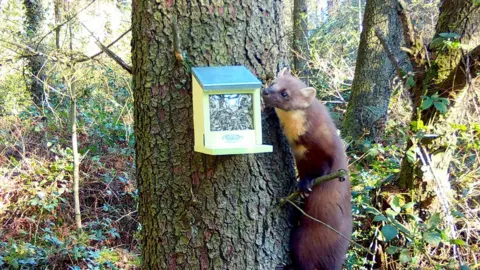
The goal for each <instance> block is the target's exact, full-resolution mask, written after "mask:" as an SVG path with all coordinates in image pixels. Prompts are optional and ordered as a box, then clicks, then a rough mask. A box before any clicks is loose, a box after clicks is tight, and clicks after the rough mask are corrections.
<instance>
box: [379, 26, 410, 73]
mask: <svg viewBox="0 0 480 270" xmlns="http://www.w3.org/2000/svg"><path fill="white" fill-rule="evenodd" d="M375 35H376V36H377V38H378V40H379V41H380V43H381V44H382V46H383V49H384V50H385V52H386V53H387V56H388V59H390V62H392V64H393V66H394V67H395V70H396V71H397V75H398V77H400V78H402V79H403V77H404V76H405V74H406V73H405V71H404V70H403V69H402V68H401V67H400V65H399V64H398V61H397V59H395V56H393V53H392V50H390V48H389V47H388V43H387V40H386V39H385V37H384V36H383V34H382V32H381V31H380V29H379V28H378V27H376V28H375Z"/></svg>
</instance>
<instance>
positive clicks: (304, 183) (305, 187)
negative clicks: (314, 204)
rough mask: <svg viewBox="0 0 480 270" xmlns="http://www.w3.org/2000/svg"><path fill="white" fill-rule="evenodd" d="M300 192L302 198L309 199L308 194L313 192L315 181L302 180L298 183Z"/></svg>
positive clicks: (309, 179) (310, 179)
mask: <svg viewBox="0 0 480 270" xmlns="http://www.w3.org/2000/svg"><path fill="white" fill-rule="evenodd" d="M297 186H298V190H299V191H300V193H301V195H302V197H308V193H310V192H312V188H313V179H312V178H301V179H300V180H299V181H298V184H297Z"/></svg>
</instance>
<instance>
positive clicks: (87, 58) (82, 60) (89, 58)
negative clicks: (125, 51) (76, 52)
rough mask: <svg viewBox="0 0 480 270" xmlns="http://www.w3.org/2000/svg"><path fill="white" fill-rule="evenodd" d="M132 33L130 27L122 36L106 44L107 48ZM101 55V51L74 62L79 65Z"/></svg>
mask: <svg viewBox="0 0 480 270" xmlns="http://www.w3.org/2000/svg"><path fill="white" fill-rule="evenodd" d="M130 31H132V28H131V27H130V28H129V29H128V30H127V31H125V32H124V33H123V34H121V35H120V36H119V37H118V38H116V39H115V40H114V41H112V42H110V44H108V45H107V46H105V47H107V48H110V47H112V46H113V45H114V44H115V43H117V41H119V40H120V39H122V38H123V37H124V36H125V35H126V34H128V32H130ZM102 53H103V51H102V50H100V51H99V52H98V53H96V54H94V55H92V56H87V57H85V58H81V59H77V60H75V61H76V62H77V63H81V62H85V61H88V60H92V59H94V58H95V57H97V56H99V55H101V54H102Z"/></svg>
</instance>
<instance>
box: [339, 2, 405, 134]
mask: <svg viewBox="0 0 480 270" xmlns="http://www.w3.org/2000/svg"><path fill="white" fill-rule="evenodd" d="M387 2H388V3H385V1H382V0H367V3H366V6H365V14H364V18H363V32H362V34H361V37H360V45H359V48H358V57H357V62H356V66H355V77H354V79H353V83H352V94H351V96H350V100H349V102H348V107H347V113H346V115H345V120H344V129H343V132H344V134H345V136H350V137H351V138H352V139H353V140H358V139H360V138H362V137H363V138H364V139H367V140H370V141H373V140H375V138H376V137H378V136H380V135H381V133H382V132H383V129H384V127H385V119H386V116H387V110H388V104H389V100H390V94H391V89H392V80H393V78H394V77H395V75H396V71H395V67H394V65H393V63H392V62H391V61H390V60H389V59H388V57H387V52H386V50H385V49H384V47H383V46H382V44H381V42H380V40H379V38H378V37H377V36H376V35H375V29H376V28H378V29H379V30H380V32H382V33H383V36H384V37H385V40H386V41H387V45H388V47H389V48H390V50H391V51H392V54H393V56H394V57H395V58H396V59H397V60H399V59H400V58H401V57H405V58H406V56H405V55H404V53H402V52H401V51H400V43H401V40H402V28H401V24H400V20H399V17H398V14H397V13H396V10H395V8H394V4H393V2H391V1H390V0H389V1H387Z"/></svg>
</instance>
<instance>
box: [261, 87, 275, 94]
mask: <svg viewBox="0 0 480 270" xmlns="http://www.w3.org/2000/svg"><path fill="white" fill-rule="evenodd" d="M271 93H273V89H272V88H270V87H267V88H265V89H263V95H264V96H268V95H270V94H271Z"/></svg>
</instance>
